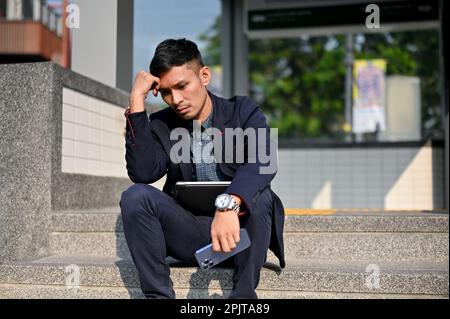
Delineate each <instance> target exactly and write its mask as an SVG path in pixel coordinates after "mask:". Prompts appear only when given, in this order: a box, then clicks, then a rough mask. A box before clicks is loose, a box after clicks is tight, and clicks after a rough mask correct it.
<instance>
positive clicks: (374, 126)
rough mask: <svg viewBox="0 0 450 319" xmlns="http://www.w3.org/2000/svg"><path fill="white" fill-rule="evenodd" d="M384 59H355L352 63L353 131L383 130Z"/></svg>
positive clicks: (369, 131) (384, 125)
mask: <svg viewBox="0 0 450 319" xmlns="http://www.w3.org/2000/svg"><path fill="white" fill-rule="evenodd" d="M385 73H386V61H385V60H382V59H375V60H355V61H354V64H353V117H352V118H353V120H352V122H353V123H352V131H353V133H373V132H380V131H384V130H385V128H386V120H385V91H386V89H385V87H386V86H385Z"/></svg>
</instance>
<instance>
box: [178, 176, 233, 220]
mask: <svg viewBox="0 0 450 319" xmlns="http://www.w3.org/2000/svg"><path fill="white" fill-rule="evenodd" d="M230 184H231V182H230V181H227V182H177V183H176V184H175V190H176V196H175V199H176V200H177V201H178V202H179V203H180V204H181V205H182V206H183V207H184V208H185V209H187V210H188V211H190V212H191V213H192V214H194V215H203V216H204V215H206V216H214V213H215V211H216V206H215V205H214V202H215V201H216V197H217V196H218V195H220V194H223V193H225V190H226V189H227V187H228V186H230Z"/></svg>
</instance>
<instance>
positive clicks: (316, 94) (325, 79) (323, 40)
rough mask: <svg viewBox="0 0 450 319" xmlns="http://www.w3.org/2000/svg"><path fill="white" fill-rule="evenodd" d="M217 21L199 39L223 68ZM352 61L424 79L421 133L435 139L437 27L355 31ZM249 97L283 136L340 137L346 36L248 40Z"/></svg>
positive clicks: (208, 60) (438, 126) (207, 58)
mask: <svg viewBox="0 0 450 319" xmlns="http://www.w3.org/2000/svg"><path fill="white" fill-rule="evenodd" d="M219 30H220V19H219V18H218V19H217V20H216V22H215V23H214V25H213V26H212V27H211V29H210V30H208V32H206V33H205V34H203V35H202V36H201V40H202V41H204V42H205V43H206V44H207V45H206V52H205V53H204V55H205V61H206V63H208V64H212V65H219V64H220V32H219ZM355 38H356V40H357V41H356V45H355V50H354V55H355V58H357V59H372V58H374V59H375V58H377V59H379V58H382V59H386V60H387V75H394V74H395V75H411V76H418V77H420V80H421V99H422V101H421V104H422V122H423V136H424V137H425V138H429V137H433V136H439V135H440V134H441V132H442V128H441V125H442V124H441V120H440V91H441V90H440V87H439V83H440V82H439V78H440V75H439V72H440V71H439V70H440V68H439V47H438V45H439V42H438V39H439V35H438V31H437V30H422V31H414V32H396V33H383V34H359V35H357V36H356V37H355ZM248 59H249V68H250V70H249V74H250V78H249V81H250V95H251V96H252V97H253V99H255V100H256V101H257V102H258V103H259V104H260V105H261V107H262V108H263V110H264V112H265V114H266V116H267V117H268V120H269V122H270V125H271V126H272V127H278V133H279V136H280V137H284V138H301V139H314V140H343V139H344V137H345V132H344V131H343V124H344V123H345V63H344V61H345V36H344V35H329V36H320V37H308V36H302V37H298V38H274V39H258V40H250V42H249V56H248Z"/></svg>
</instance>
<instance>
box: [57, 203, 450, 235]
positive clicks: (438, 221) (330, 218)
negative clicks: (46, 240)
mask: <svg viewBox="0 0 450 319" xmlns="http://www.w3.org/2000/svg"><path fill="white" fill-rule="evenodd" d="M448 217H449V215H448V212H439V213H438V212H420V211H379V212H370V211H345V210H344V211H336V212H335V213H334V214H330V215H288V216H286V220H285V226H284V228H285V232H382V233H386V232H387V233H389V232H391V233H392V232H409V233H411V232H413V233H414V232H419V233H441V232H446V233H448V231H449V218H448ZM52 222H53V228H52V229H53V230H54V231H56V232H76V231H79V232H96V231H98V232H114V231H118V232H122V231H123V225H122V219H121V217H120V208H119V207H106V208H101V209H93V210H78V211H76V210H72V211H60V212H55V213H53V215H52Z"/></svg>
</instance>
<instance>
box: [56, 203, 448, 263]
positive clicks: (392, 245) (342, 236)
mask: <svg viewBox="0 0 450 319" xmlns="http://www.w3.org/2000/svg"><path fill="white" fill-rule="evenodd" d="M53 230H54V231H53V233H52V235H51V249H52V252H53V253H54V254H56V255H71V254H73V255H103V256H109V255H118V256H120V257H123V258H129V251H128V247H127V245H126V242H125V238H124V234H123V228H122V223H121V218H120V213H119V211H118V209H117V208H111V209H109V210H103V211H98V210H94V211H84V212H64V213H62V212H61V213H56V214H54V215H53ZM284 238H285V252H286V255H287V257H288V258H291V259H302V260H309V259H314V260H318V259H325V260H326V259H333V260H342V261H345V260H355V261H357V260H361V259H362V260H372V261H373V262H382V261H396V260H397V261H408V260H409V261H420V260H424V261H430V262H432V261H436V262H440V261H448V240H449V236H448V215H446V214H438V213H414V212H396V213H386V212H385V213H381V214H377V215H373V214H368V213H364V212H359V213H348V212H347V213H345V212H341V213H336V214H334V215H327V216H287V217H286V221H285V232H284Z"/></svg>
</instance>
